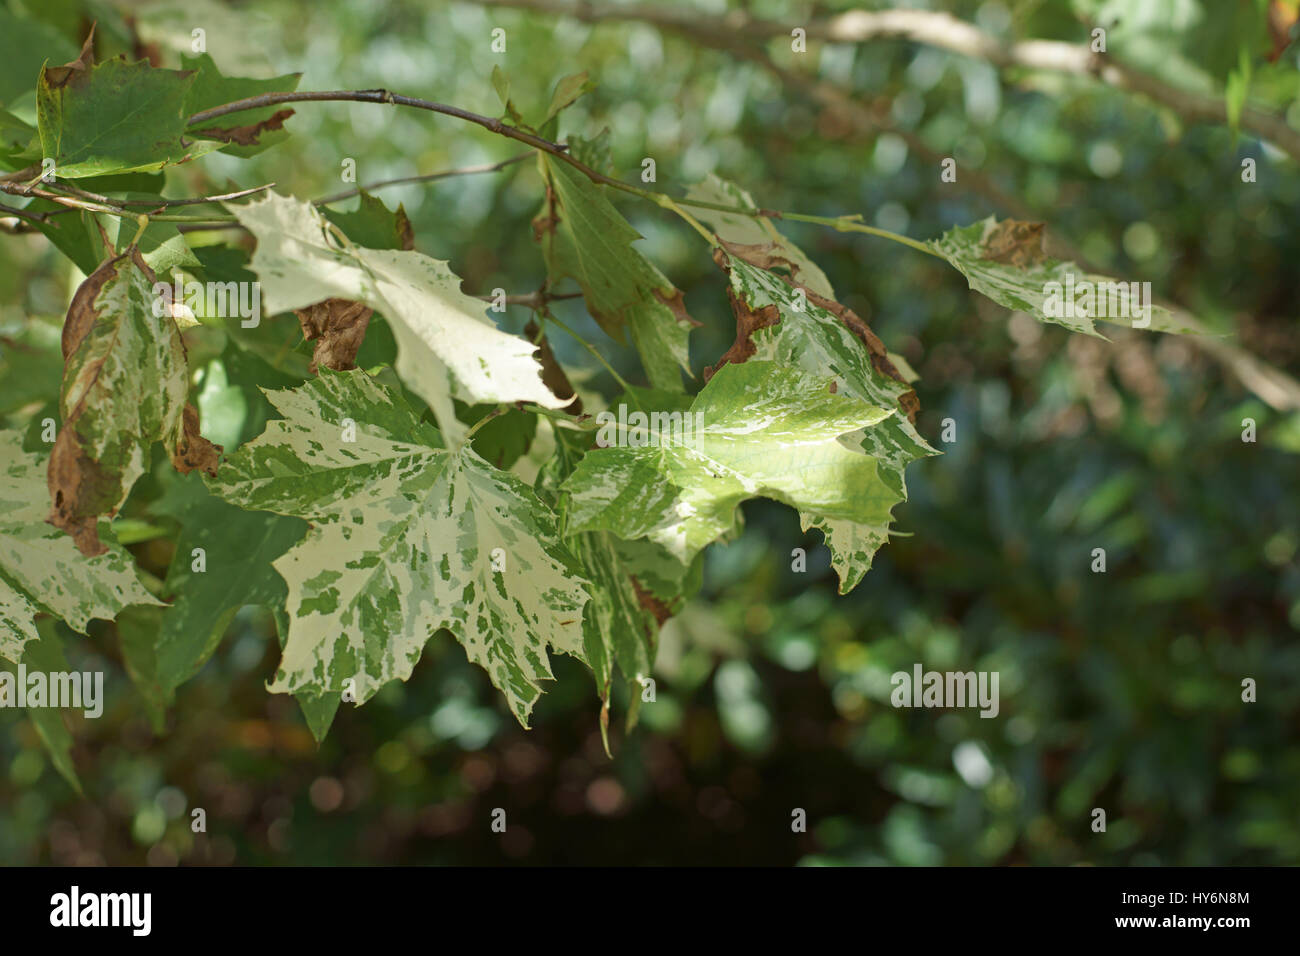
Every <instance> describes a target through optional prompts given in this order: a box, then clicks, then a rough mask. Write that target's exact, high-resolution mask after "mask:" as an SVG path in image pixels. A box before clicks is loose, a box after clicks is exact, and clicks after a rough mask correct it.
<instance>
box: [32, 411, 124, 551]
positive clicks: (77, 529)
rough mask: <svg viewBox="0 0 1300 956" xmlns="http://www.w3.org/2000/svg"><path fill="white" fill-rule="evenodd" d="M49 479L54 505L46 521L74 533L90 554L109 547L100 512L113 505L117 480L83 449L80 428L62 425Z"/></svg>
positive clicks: (49, 469)
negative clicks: (102, 532) (101, 537)
mask: <svg viewBox="0 0 1300 956" xmlns="http://www.w3.org/2000/svg"><path fill="white" fill-rule="evenodd" d="M45 480H46V485H47V486H48V487H49V489H50V501H51V504H52V506H53V507H52V508H51V510H50V516H49V517H48V518H47V519H46V521H48V522H49V523H50V524H52V525H54V527H56V528H58V529H59V530H60V531H64V532H66V533H68V534H69V535H71V536H72V540H73V541H74V542H75V543H76V545H77V549H78V550H79V551H80V552H81V553H82V554H84V555H85V556H86V557H88V558H93V557H94V556H95V555H97V554H103V553H104V552H105V551H107V550H108V547H107V546H106V545H105V544H104V543H103V542H102V541H100V540H99V516H100V514H103V513H107V512H108V509H110V508H111V507H112V505H113V489H114V487H115V486H116V482H115V481H114V480H113V478H112V476H111V475H109V474H108V473H107V472H106V471H105V470H104V469H103V468H101V467H100V466H99V463H98V462H95V461H93V460H91V459H90V458H89V457H87V456H86V455H85V453H83V452H82V450H81V442H80V441H78V440H77V435H76V432H74V431H73V430H72V429H71V428H69V427H66V426H65V427H63V428H61V429H59V435H58V437H57V438H56V439H55V440H54V448H53V450H51V452H50V461H49V464H48V466H47V468H46V473H45Z"/></svg>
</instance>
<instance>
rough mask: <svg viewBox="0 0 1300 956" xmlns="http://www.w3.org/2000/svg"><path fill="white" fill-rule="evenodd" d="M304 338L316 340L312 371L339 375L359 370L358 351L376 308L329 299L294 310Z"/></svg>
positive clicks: (345, 300) (309, 340) (310, 340)
mask: <svg viewBox="0 0 1300 956" xmlns="http://www.w3.org/2000/svg"><path fill="white" fill-rule="evenodd" d="M293 314H294V315H296V316H298V323H299V324H300V325H301V326H302V334H303V338H305V339H306V340H307V341H308V342H312V341H314V342H315V343H316V346H315V348H314V350H313V351H312V356H311V366H310V368H311V371H312V372H313V373H315V372H316V371H317V370H318V369H319V368H320V366H322V365H323V366H325V367H326V368H332V369H334V370H335V371H336V372H346V371H348V370H350V369H354V368H356V367H357V366H356V360H357V351H358V350H359V349H360V348H361V343H362V341H363V340H364V339H365V337H366V329H367V328H368V327H369V325H370V317H371V316H372V315H374V314H375V312H374V309H371V308H370V307H369V306H366V305H363V304H362V303H360V302H352V301H350V300H348V299H326V300H325V301H324V302H317V303H316V304H315V305H309V306H307V308H305V309H295V310H294V313H293Z"/></svg>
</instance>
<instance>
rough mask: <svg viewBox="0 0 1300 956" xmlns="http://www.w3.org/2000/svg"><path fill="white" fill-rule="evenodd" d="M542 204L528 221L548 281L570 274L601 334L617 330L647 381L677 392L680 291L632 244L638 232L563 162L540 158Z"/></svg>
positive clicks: (683, 317)
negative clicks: (628, 335)
mask: <svg viewBox="0 0 1300 956" xmlns="http://www.w3.org/2000/svg"><path fill="white" fill-rule="evenodd" d="M541 162H542V168H543V170H544V174H545V176H546V177H547V204H546V208H544V209H543V210H542V214H541V215H540V216H539V217H538V218H537V219H536V220H534V223H533V227H534V230H535V231H536V233H537V235H538V238H539V239H540V240H541V243H542V251H543V253H544V255H545V256H546V264H547V269H548V270H549V272H550V276H551V279H552V280H558V279H560V278H563V277H566V276H568V277H571V278H572V279H574V281H576V282H577V283H578V285H579V286H580V287H581V288H582V294H583V297H584V298H585V299H586V302H587V309H588V311H590V312H591V315H592V318H594V319H595V320H596V321H597V322H598V323H599V324H600V327H601V328H602V329H604V330H605V332H606V333H607V334H608V335H610V336H611V337H613V338H614V339H615V340H617V341H623V337H624V329H627V330H628V331H629V332H630V333H631V336H632V344H633V345H634V346H635V347H636V350H637V354H638V355H640V357H641V365H642V367H643V368H644V369H645V372H646V376H647V378H649V380H650V384H651V385H653V386H654V387H655V388H663V389H670V390H672V391H678V392H680V391H681V390H682V377H681V369H685V370H686V371H687V372H688V373H689V372H690V359H689V356H688V354H687V353H688V344H687V343H688V339H689V337H690V332H691V329H692V328H693V327H694V325H695V324H696V323H695V322H694V320H693V319H691V317H690V316H689V315H687V313H686V307H685V305H684V304H683V301H682V294H681V292H680V291H679V290H677V289H676V288H675V287H674V286H673V284H672V283H671V282H669V281H668V279H667V278H665V277H664V275H663V273H662V272H660V271H659V270H658V269H657V268H655V266H654V265H653V264H652V263H651V262H650V261H649V260H648V259H646V257H645V256H643V255H641V253H640V252H638V251H637V250H636V249H635V248H633V246H632V243H633V242H635V241H636V240H638V239H640V238H641V234H640V233H639V232H637V231H636V230H635V229H633V228H632V226H631V225H630V224H629V223H628V221H627V220H626V219H624V218H623V216H622V215H620V214H619V212H618V210H617V209H615V208H614V206H613V205H612V204H611V203H610V201H609V200H608V199H606V198H605V196H604V195H603V193H602V192H601V188H602V187H600V186H597V185H596V184H595V183H593V182H592V181H591V180H590V179H588V178H587V177H586V176H585V175H583V174H582V173H580V172H579V171H578V170H576V169H574V168H573V167H572V166H569V165H568V164H567V163H563V162H559V161H557V160H551V159H548V158H546V157H545V156H542V159H541Z"/></svg>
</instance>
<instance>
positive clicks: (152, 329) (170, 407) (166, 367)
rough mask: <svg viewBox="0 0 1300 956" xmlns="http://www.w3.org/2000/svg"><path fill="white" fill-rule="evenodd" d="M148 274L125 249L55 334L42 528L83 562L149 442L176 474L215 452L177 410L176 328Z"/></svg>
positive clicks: (183, 387) (210, 465)
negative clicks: (59, 372) (55, 426)
mask: <svg viewBox="0 0 1300 956" xmlns="http://www.w3.org/2000/svg"><path fill="white" fill-rule="evenodd" d="M154 282H155V276H154V273H153V270H152V269H150V268H149V266H148V264H147V263H146V262H145V261H144V259H143V258H142V257H141V255H140V251H139V249H138V248H137V247H136V246H134V245H132V246H130V247H128V249H127V251H126V252H124V253H122V254H121V255H119V256H116V257H114V258H112V259H109V260H107V261H105V262H104V263H103V265H101V266H100V267H99V268H98V269H96V270H95V271H94V272H93V273H91V275H90V276H88V277H87V278H86V280H85V282H83V283H82V284H81V286H80V287H79V288H78V289H77V292H76V294H75V295H74V296H73V298H72V304H71V305H70V306H69V307H68V316H67V319H66V320H65V322H64V326H63V361H64V365H63V384H62V388H61V390H60V398H59V406H60V410H61V412H62V417H63V425H62V427H61V428H60V429H59V433H58V438H57V439H56V440H55V443H54V449H53V451H52V452H51V454H50V465H49V487H50V497H51V498H52V500H53V510H52V512H51V514H50V521H51V523H53V524H54V525H55V527H58V528H61V529H63V530H64V531H67V532H68V534H70V535H72V536H73V538H74V539H75V540H76V542H77V546H78V547H79V548H81V550H82V552H83V553H85V554H87V555H94V554H99V553H102V552H103V550H104V546H103V545H102V544H101V543H100V541H99V539H98V535H97V528H98V522H99V516H100V515H106V514H109V515H111V514H115V513H116V512H117V509H118V508H119V507H121V505H122V503H123V502H124V501H125V500H126V496H127V495H128V494H129V493H130V491H131V487H132V486H133V485H134V484H135V482H136V479H138V478H139V477H140V476H141V475H142V474H144V471H145V468H146V467H147V465H148V458H149V449H150V447H151V446H152V445H153V443H154V442H156V441H161V442H163V443H164V444H165V445H166V446H167V450H168V453H169V454H170V455H171V458H172V463H173V464H174V465H175V466H176V468H177V469H178V470H180V471H191V470H193V469H195V468H200V469H203V470H205V471H209V472H211V471H213V470H214V469H215V468H216V464H217V459H218V457H219V455H220V452H221V449H220V448H218V447H217V446H215V445H213V444H212V443H211V442H209V441H207V440H206V439H205V438H203V437H202V436H201V435H200V434H199V415H198V411H197V410H196V409H195V408H194V407H193V406H191V405H187V404H186V397H187V395H188V392H189V371H188V367H187V365H186V360H185V346H184V344H183V343H182V342H181V335H180V330H179V329H178V328H177V327H176V321H175V320H174V319H173V318H172V316H171V315H170V314H169V313H168V312H167V311H166V310H165V309H163V308H157V307H156V306H157V305H158V304H159V302H158V299H157V297H156V296H154V294H153V285H154Z"/></svg>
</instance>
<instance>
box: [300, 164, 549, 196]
mask: <svg viewBox="0 0 1300 956" xmlns="http://www.w3.org/2000/svg"><path fill="white" fill-rule="evenodd" d="M532 155H533V154H532V153H520V154H518V155H517V156H511V157H510V158H509V159H503V160H501V162H499V163H485V164H483V165H480V166H461V167H459V168H458V169H444V170H442V171H441V172H437V173H423V174H421V175H419V176H402V177H400V178H398V179H381V180H378V181H376V182H373V183H366V184H365V185H364V186H357V187H356V188H355V189H348V190H346V191H344V192H341V193H334V194H333V195H332V196H326V197H324V198H323V199H313V200H312V202H313V203H314V204H315V205H317V206H328V205H329V204H330V203H336V202H342V201H343V200H344V199H351V198H352V197H353V196H356V195H359V194H361V193H363V192H367V193H372V192H374V191H375V190H376V189H384V188H387V187H388V186H401V185H405V184H407V183H430V182H433V181H435V180H438V179H447V178H448V177H450V176H474V175H477V174H479V173H495V172H497V171H498V170H501V169H505V168H506V167H507V166H513V165H514V164H515V163H521V162H523V161H524V160H525V159H528V158H530V157H531V156H532Z"/></svg>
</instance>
